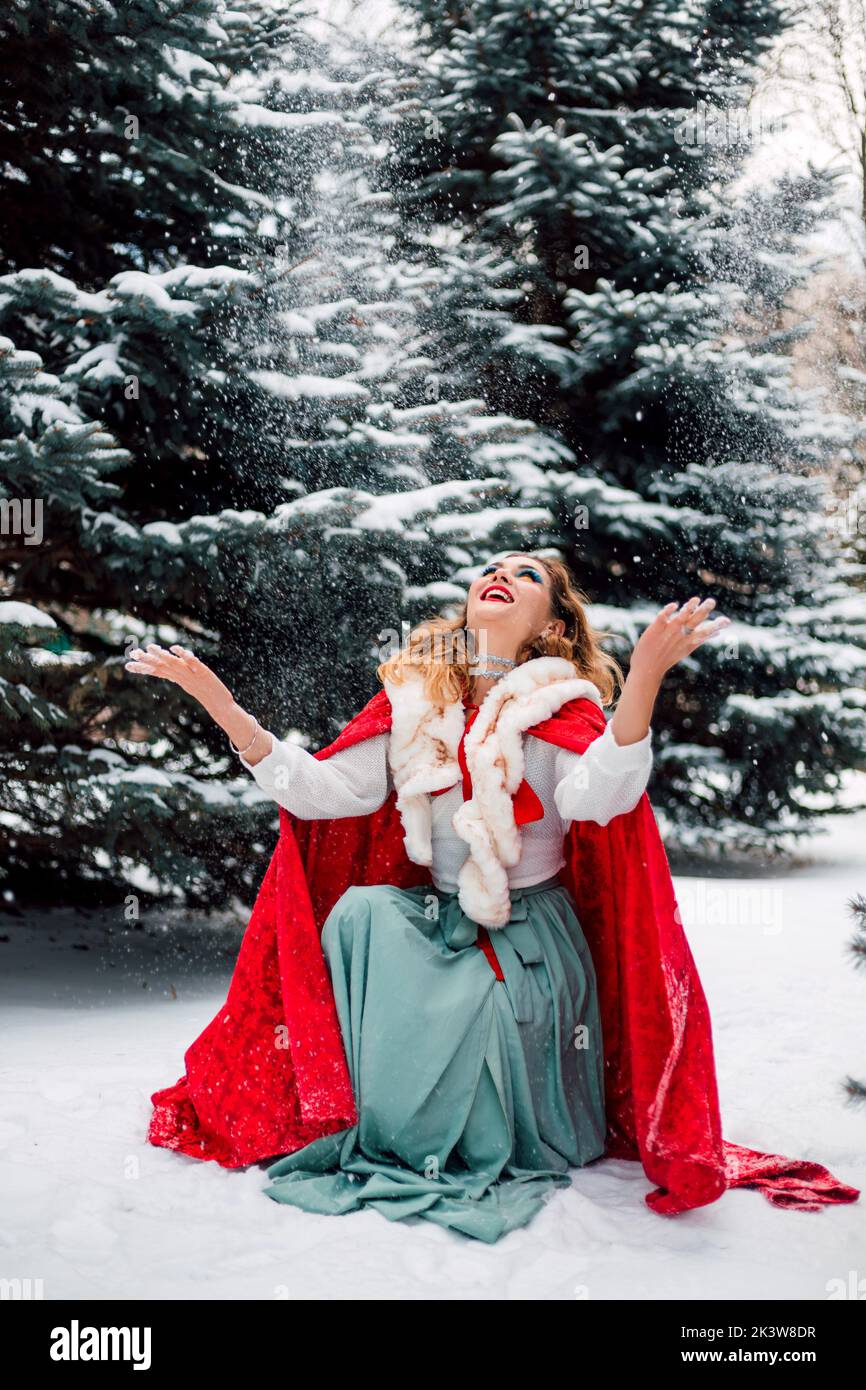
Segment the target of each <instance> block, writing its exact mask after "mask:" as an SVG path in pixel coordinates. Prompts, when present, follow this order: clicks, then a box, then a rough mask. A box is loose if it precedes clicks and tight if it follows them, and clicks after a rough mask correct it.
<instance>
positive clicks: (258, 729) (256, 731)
mask: <svg viewBox="0 0 866 1390" xmlns="http://www.w3.org/2000/svg"><path fill="white" fill-rule="evenodd" d="M253 723H254V724H255V726H256V727H255V729H254V730H253V736H252V738H251V739H250V741H249V743H248V744H247V746H246V748H245V749H244V750H243V752H241V750H240V748H235V746H234V744H233V743H232V741H231V739H229V747H230V748H231V750H232V752H233V753H237V755H238V757H239V758H243V757H244V756H245V755H246V754H247V753H249V751H250V749H251V748H252V746H253V744H254V743H255V741H256V739H257V738H258V736H259V734H260V733H261V731H262V730H261V725H260V724H259V721H258V720H257V719H256V716H255V715H253Z"/></svg>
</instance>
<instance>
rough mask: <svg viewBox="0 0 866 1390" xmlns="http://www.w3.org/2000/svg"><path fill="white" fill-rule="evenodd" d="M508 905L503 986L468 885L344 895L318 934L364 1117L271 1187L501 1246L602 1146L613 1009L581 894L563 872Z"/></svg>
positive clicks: (286, 1168)
mask: <svg viewBox="0 0 866 1390" xmlns="http://www.w3.org/2000/svg"><path fill="white" fill-rule="evenodd" d="M511 902H512V916H511V920H510V922H509V924H508V925H507V926H505V927H502V928H500V929H499V930H492V931H491V932H490V939H491V941H492V943H493V946H494V949H495V951H496V955H497V957H498V959H499V963H500V966H501V971H502V974H503V975H504V977H505V978H504V980H502V981H500V980H497V978H496V975H495V973H494V970H493V968H492V966H491V965H490V963H489V961H488V960H487V958H486V956H485V955H484V952H483V951H482V950H480V949H479V948H478V946H477V944H476V942H477V937H478V927H477V924H476V923H475V922H473V921H471V920H470V919H469V918H468V917H467V916H466V915H465V913H464V912H463V911H462V909H461V907H460V904H459V902H458V900H457V895H456V893H443V892H441V891H438V890H436V889H434V888H431V887H422V888H414V889H402V888H394V887H390V886H387V885H385V886H376V887H368V888H360V887H359V888H350V889H348V891H347V892H345V893H344V894H343V896H342V897H341V898H340V900H339V902H337V903H336V905H335V907H334V908H333V910H332V912H331V914H330V916H329V917H328V919H327V921H326V923H325V925H324V928H323V932H322V946H323V950H324V953H325V959H326V961H327V964H328V969H329V971H330V975H331V980H332V982H333V987H334V996H335V1000H336V1006H337V1013H338V1015H339V1020H340V1027H341V1030H342V1035H343V1042H344V1044H345V1049H346V1057H347V1061H348V1065H349V1072H350V1075H351V1079H352V1086H353V1089H354V1093H355V1099H356V1102H357V1109H358V1122H357V1123H356V1124H355V1125H353V1126H352V1127H351V1128H350V1129H344V1130H341V1131H340V1132H339V1133H337V1134H333V1135H328V1136H326V1137H325V1138H323V1139H317V1140H315V1141H314V1142H313V1143H311V1144H307V1145H305V1147H304V1148H302V1149H298V1150H297V1151H296V1152H295V1153H292V1154H288V1155H286V1156H285V1157H283V1158H280V1159H278V1160H277V1161H276V1162H275V1163H273V1164H272V1165H271V1166H270V1167H269V1168H268V1170H267V1174H268V1178H269V1179H270V1186H268V1187H267V1188H265V1191H266V1193H267V1195H268V1196H269V1197H272V1198H273V1199H274V1200H275V1201H277V1202H285V1203H288V1204H289V1205H291V1206H295V1207H301V1208H302V1209H303V1210H304V1211H310V1212H323V1213H329V1214H333V1215H342V1214H344V1213H346V1212H350V1211H357V1210H359V1209H361V1208H364V1207H372V1208H374V1209H375V1210H376V1211H379V1212H381V1213H382V1215H384V1216H386V1217H388V1218H389V1220H391V1221H400V1220H404V1219H405V1218H407V1217H423V1218H425V1219H426V1220H428V1221H434V1222H435V1223H436V1224H437V1225H439V1226H447V1227H450V1228H452V1229H454V1230H457V1231H462V1232H464V1233H465V1234H466V1235H468V1236H474V1237H476V1238H477V1239H479V1240H483V1241H488V1242H492V1241H495V1240H498V1239H499V1237H500V1236H502V1235H504V1234H505V1233H506V1232H508V1231H511V1230H514V1229H515V1227H518V1226H523V1225H525V1224H526V1222H527V1221H529V1220H530V1219H531V1217H532V1216H533V1215H534V1214H535V1213H536V1212H537V1211H538V1210H539V1208H540V1207H541V1205H542V1204H543V1202H544V1200H545V1198H546V1197H547V1196H548V1195H549V1194H550V1193H551V1192H552V1190H553V1189H554V1187H556V1186H563V1187H567V1186H568V1185H569V1182H570V1178H569V1174H568V1170H569V1168H570V1167H580V1166H582V1165H583V1164H585V1163H589V1162H591V1161H592V1160H593V1159H596V1158H599V1157H600V1156H601V1155H602V1153H603V1152H604V1142H605V1116H604V1057H603V1048H602V1036H601V1022H600V1018H599V1012H598V1001H597V993H596V980H595V971H594V969H593V963H592V957H591V956H590V952H589V947H588V946H587V944H586V941H585V939H584V936H583V932H582V931H581V928H580V923H579V921H578V918H577V913H576V911H575V904H574V899H573V898H572V896H571V894H570V893H569V892H568V890H567V889H566V888H565V887H564V885H563V884H562V883H560V881H559V879H558V878H556V877H554V878H551V879H547V880H545V882H544V883H540V884H535V885H533V886H532V887H531V888H524V889H515V890H513V891H512V894H511Z"/></svg>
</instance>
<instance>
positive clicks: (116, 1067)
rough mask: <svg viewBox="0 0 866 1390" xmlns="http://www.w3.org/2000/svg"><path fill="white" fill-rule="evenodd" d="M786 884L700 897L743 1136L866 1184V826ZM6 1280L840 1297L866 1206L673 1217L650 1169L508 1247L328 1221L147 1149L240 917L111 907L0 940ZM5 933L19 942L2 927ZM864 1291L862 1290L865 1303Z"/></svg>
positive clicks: (590, 1182) (600, 1295)
mask: <svg viewBox="0 0 866 1390" xmlns="http://www.w3.org/2000/svg"><path fill="white" fill-rule="evenodd" d="M832 824H833V829H832V834H831V836H830V837H829V838H826V839H820V838H819V839H816V840H815V841H813V842H812V845H811V846H810V848H809V851H808V853H806V854H805V855H803V859H804V862H803V863H802V864H801V865H800V866H798V867H796V868H789V869H787V870H786V871H785V872H784V873H782V874H779V875H777V876H774V877H771V876H761V877H756V878H754V879H751V880H746V879H742V878H739V879H696V878H687V877H684V876H678V877H677V879H676V883H677V892H678V896H679V899H680V904H681V907H682V909H683V914H684V920H685V921H686V924H687V930H688V933H689V938H690V941H691V944H692V948H693V951H694V953H695V956H696V959H697V963H698V968H699V970H700V973H701V977H702V979H703V982H704V987H705V989H706V991H707V994H708V997H709V1001H710V1007H711V1010H712V1014H713V1022H714V1034H715V1043H716V1058H717V1065H718V1072H719V1086H720V1091H721V1099H722V1113H723V1117H724V1122H725V1123H724V1127H725V1134H726V1136H727V1137H728V1138H730V1139H733V1140H736V1141H738V1142H739V1143H743V1144H747V1145H749V1146H751V1147H754V1148H763V1149H768V1150H772V1151H775V1152H780V1153H785V1154H789V1155H792V1156H796V1157H802V1158H813V1159H817V1160H819V1161H820V1162H822V1163H825V1164H827V1166H828V1167H830V1168H831V1169H832V1170H833V1171H834V1172H835V1173H836V1175H837V1176H838V1177H840V1178H842V1179H843V1180H845V1181H847V1182H850V1183H853V1184H854V1185H855V1186H857V1187H861V1188H863V1187H866V1114H864V1113H863V1112H862V1111H857V1110H854V1109H852V1108H850V1107H848V1106H846V1105H845V1104H844V1102H843V1099H842V1097H841V1083H842V1081H843V1078H844V1076H845V1075H846V1074H853V1075H855V1076H858V1077H860V1078H863V1077H864V1076H866V1043H864V1028H863V1022H862V1020H863V1017H864V1011H866V978H864V977H863V976H862V975H861V976H859V977H858V975H857V974H856V973H855V971H854V970H853V969H852V966H851V964H850V962H849V959H848V957H847V956H846V953H845V949H844V947H845V943H846V941H847V940H848V938H849V937H850V935H851V931H852V926H851V922H850V919H849V918H848V916H847V913H846V902H847V900H848V899H849V898H850V897H851V896H852V895H853V894H854V893H855V892H860V891H866V854H864V850H863V847H864V845H866V813H858V814H857V815H856V816H854V817H851V818H840V819H839V820H838V821H834V822H833V823H832ZM0 936H2V937H3V938H4V939H3V940H2V941H0V962H2V964H3V966H5V969H3V971H2V980H0V1001H2V1007H3V1017H4V1025H3V1036H4V1044H3V1053H2V1061H3V1069H2V1079H0V1096H2V1099H0V1213H2V1219H0V1278H3V1277H5V1278H21V1279H27V1278H30V1279H41V1280H42V1281H43V1290H44V1296H45V1298H46V1299H56V1298H65V1297H94V1298H118V1297H120V1298H130V1299H134V1298H139V1297H151V1298H160V1299H178V1298H180V1299H183V1298H207V1299H229V1298H232V1299H234V1298H245V1299H274V1298H276V1299H279V1298H296V1297H312V1298H360V1299H372V1298H398V1299H440V1298H460V1299H501V1298H513V1299H524V1298H532V1299H536V1298H537V1299H586V1298H588V1299H607V1298H612V1299H641V1298H647V1297H650V1298H656V1297H661V1298H668V1299H678V1298H701V1299H703V1298H706V1299H709V1298H745V1299H778V1298H781V1299H813V1300H816V1299H825V1298H827V1296H828V1288H831V1287H832V1285H831V1284H830V1281H833V1280H840V1281H843V1283H844V1284H845V1285H846V1286H849V1285H850V1286H852V1287H854V1286H856V1283H857V1281H858V1280H859V1281H864V1282H863V1283H862V1286H861V1293H860V1297H861V1298H862V1297H863V1296H864V1292H866V1198H864V1199H863V1200H862V1201H861V1202H860V1203H856V1204H854V1205H853V1206H846V1207H842V1206H840V1207H834V1208H830V1209H827V1210H825V1211H823V1212H821V1213H798V1212H785V1211H781V1210H777V1209H775V1208H773V1207H771V1206H770V1204H769V1203H768V1202H767V1201H766V1199H765V1198H764V1197H762V1196H761V1195H760V1194H759V1193H757V1192H751V1191H734V1192H729V1193H727V1194H726V1195H725V1196H724V1197H723V1198H722V1199H721V1201H719V1202H717V1203H715V1204H714V1205H713V1206H711V1207H707V1208H703V1209H701V1210H699V1211H696V1212H691V1213H689V1214H687V1215H683V1216H679V1217H676V1218H673V1219H671V1218H663V1217H659V1216H656V1215H654V1214H653V1213H652V1212H650V1211H649V1209H648V1208H647V1207H646V1206H645V1204H644V1202H643V1196H644V1193H645V1192H646V1191H647V1190H648V1184H647V1181H646V1179H645V1178H644V1175H643V1172H642V1170H641V1168H640V1165H638V1164H631V1163H625V1162H621V1161H618V1162H610V1161H608V1162H604V1163H601V1164H599V1165H595V1166H594V1167H590V1168H588V1169H585V1170H582V1171H577V1172H575V1173H574V1174H573V1184H572V1187H571V1188H570V1189H566V1190H559V1191H556V1192H554V1193H553V1195H552V1197H551V1199H550V1200H549V1202H548V1204H547V1205H546V1206H545V1208H544V1209H543V1210H542V1211H541V1212H540V1213H539V1215H538V1216H536V1217H535V1219H534V1220H533V1221H532V1223H531V1224H530V1225H529V1226H528V1227H527V1228H525V1229H524V1230H521V1231H517V1232H513V1233H512V1234H511V1235H509V1236H506V1237H505V1238H503V1239H502V1240H501V1241H500V1242H499V1243H498V1244H496V1245H494V1246H485V1245H482V1244H480V1243H478V1242H475V1241H472V1240H469V1239H468V1238H466V1237H462V1236H459V1235H456V1234H454V1233H451V1232H447V1231H444V1230H440V1229H439V1228H437V1227H434V1226H432V1225H431V1224H428V1223H426V1222H423V1221H419V1222H417V1223H416V1224H413V1225H409V1224H406V1223H397V1224H394V1225H392V1224H391V1223H390V1222H388V1221H387V1220H386V1219H385V1218H384V1217H382V1216H381V1215H379V1214H378V1213H377V1212H374V1211H369V1212H359V1213H353V1214H351V1215H348V1216H345V1217H328V1216H313V1215H308V1214H306V1213H302V1212H299V1211H296V1210H293V1209H292V1208H290V1207H282V1206H278V1205H277V1204H275V1203H274V1202H272V1201H270V1200H269V1199H268V1198H267V1197H265V1196H264V1195H263V1192H262V1188H263V1187H264V1185H265V1177H264V1171H263V1170H260V1169H258V1168H253V1169H251V1170H247V1171H245V1172H227V1171H225V1170H223V1169H221V1168H218V1167H217V1166H216V1165H214V1164H200V1163H197V1162H195V1161H194V1160H191V1159H185V1158H181V1157H179V1156H177V1155H175V1154H172V1153H169V1152H166V1151H164V1150H160V1149H155V1148H152V1147H150V1146H149V1145H147V1144H146V1143H145V1142H144V1133H145V1130H146V1127H147V1121H148V1116H149V1110H150V1106H149V1096H150V1093H151V1091H153V1090H155V1089H157V1088H158V1087H161V1086H164V1085H167V1084H169V1083H171V1082H173V1081H175V1080H176V1079H177V1077H178V1076H180V1075H181V1073H182V1070H183V1064H182V1055H183V1051H184V1049H185V1048H186V1046H187V1045H188V1043H189V1042H191V1041H192V1039H193V1038H194V1037H195V1036H196V1035H197V1034H198V1033H199V1032H200V1030H201V1029H202V1027H203V1026H204V1025H205V1024H206V1023H207V1022H208V1021H209V1019H210V1018H211V1017H212V1015H213V1014H214V1013H215V1011H216V1009H217V1008H218V1006H219V1005H220V1003H221V1002H222V1000H223V998H224V996H225V988H226V984H227V981H228V977H229V974H230V970H231V963H232V960H233V958H234V954H235V950H236V944H237V940H238V929H237V926H236V925H235V926H232V925H230V924H229V925H225V924H224V925H223V926H222V927H215V926H214V924H213V923H210V924H205V923H202V922H197V921H195V920H192V921H185V920H183V919H181V920H177V919H175V920H173V921H172V922H171V923H170V924H169V923H167V922H166V920H165V919H162V920H160V919H159V918H156V919H153V920H152V921H151V922H150V923H149V924H148V925H147V927H146V929H145V930H138V931H135V932H130V931H125V930H124V929H123V924H122V923H120V922H118V921H117V920H114V919H112V920H109V919H108V918H106V917H104V916H103V917H89V918H87V917H81V916H78V917H74V918H70V917H65V918H63V917H61V916H55V917H51V918H49V919H47V920H43V921H42V922H40V923H39V924H38V925H31V926H28V925H18V924H15V923H11V924H9V925H2V926H0ZM5 938H8V939H5ZM848 1296H849V1297H850V1294H849V1295H848Z"/></svg>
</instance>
